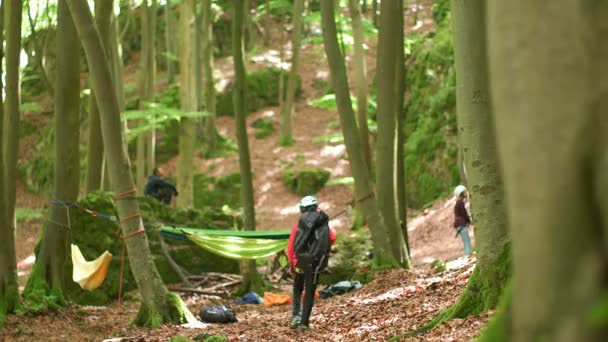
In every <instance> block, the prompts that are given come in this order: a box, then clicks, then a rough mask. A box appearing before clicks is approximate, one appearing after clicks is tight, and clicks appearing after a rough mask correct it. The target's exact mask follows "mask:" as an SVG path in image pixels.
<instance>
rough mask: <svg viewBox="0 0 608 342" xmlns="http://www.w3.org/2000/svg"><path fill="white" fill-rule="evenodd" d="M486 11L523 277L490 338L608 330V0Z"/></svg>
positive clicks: (548, 337)
mask: <svg viewBox="0 0 608 342" xmlns="http://www.w3.org/2000/svg"><path fill="white" fill-rule="evenodd" d="M487 13H488V26H487V27H488V46H489V49H488V54H489V71H490V88H491V89H492V108H493V110H494V118H495V126H496V136H497V139H498V150H499V156H500V164H501V167H502V171H503V178H504V184H505V189H506V199H507V208H508V220H509V224H510V229H511V240H512V246H513V277H512V285H511V295H512V296H511V304H510V305H508V301H505V304H506V306H505V307H504V308H500V309H506V311H503V312H499V314H498V315H497V317H498V318H500V319H503V321H499V323H501V324H495V325H492V327H493V328H497V329H495V330H491V331H490V332H489V333H491V335H488V336H486V337H487V338H486V340H492V341H604V340H605V338H606V331H605V330H604V327H605V325H604V322H605V317H606V316H605V315H604V312H605V311H604V308H605V305H604V303H605V298H606V291H607V290H608V286H607V283H606V275H607V274H608V263H607V262H606V253H607V251H608V250H607V246H608V245H607V244H606V241H607V240H606V236H608V235H607V232H608V197H607V195H606V189H608V150H607V147H608V116H607V115H606V113H607V111H608V102H607V99H608V98H607V97H606V94H608V83H607V82H606V80H607V78H606V76H607V75H608V58H607V57H608V45H607V44H606V36H607V34H608V26H607V23H608V3H606V2H604V1H583V2H581V1H573V0H556V1H551V2H544V3H539V2H534V1H523V0H515V1H491V2H488V11H487ZM541 16H542V17H543V18H547V20H544V21H543V25H542V28H541V27H539V26H538V20H539V17H541ZM473 95H474V94H473ZM471 99H472V100H476V99H479V96H474V97H472V98H471ZM467 173H468V174H470V171H469V170H468V168H467ZM500 309H499V310H500Z"/></svg>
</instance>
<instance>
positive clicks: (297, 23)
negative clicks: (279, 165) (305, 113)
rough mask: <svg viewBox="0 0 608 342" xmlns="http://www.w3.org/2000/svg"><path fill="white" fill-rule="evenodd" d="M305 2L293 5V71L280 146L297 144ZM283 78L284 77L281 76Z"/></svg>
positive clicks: (290, 76)
mask: <svg viewBox="0 0 608 342" xmlns="http://www.w3.org/2000/svg"><path fill="white" fill-rule="evenodd" d="M304 2H305V0H295V1H294V4H293V16H292V18H293V19H292V20H293V28H292V36H291V71H290V72H289V80H288V81H287V93H286V94H285V102H283V105H282V106H281V135H280V137H279V145H280V146H290V145H293V143H294V142H295V141H294V140H293V135H292V133H291V117H292V115H293V110H294V109H293V107H294V99H295V97H296V83H297V80H298V75H299V67H300V37H301V36H302V18H303V14H304ZM280 77H281V78H282V77H283V75H281V76H280Z"/></svg>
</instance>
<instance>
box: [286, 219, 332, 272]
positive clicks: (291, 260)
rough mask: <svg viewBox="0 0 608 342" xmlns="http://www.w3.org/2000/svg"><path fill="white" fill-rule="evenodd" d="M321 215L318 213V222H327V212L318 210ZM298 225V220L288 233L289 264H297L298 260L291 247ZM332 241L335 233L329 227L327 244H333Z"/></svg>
mask: <svg viewBox="0 0 608 342" xmlns="http://www.w3.org/2000/svg"><path fill="white" fill-rule="evenodd" d="M319 212H320V213H321V215H319V216H318V217H319V218H320V221H322V222H319V224H322V223H325V224H327V223H328V220H329V218H328V217H327V214H325V213H324V212H322V211H320V210H319ZM298 225H299V221H298V222H297V223H296V224H294V225H293V227H292V228H291V234H290V235H289V243H288V244H287V259H288V260H289V265H290V266H297V264H298V260H297V258H296V252H295V250H294V248H293V244H294V242H295V240H296V233H297V232H298ZM334 242H336V233H335V232H334V230H333V229H331V228H329V245H330V246H331V245H333V244H334Z"/></svg>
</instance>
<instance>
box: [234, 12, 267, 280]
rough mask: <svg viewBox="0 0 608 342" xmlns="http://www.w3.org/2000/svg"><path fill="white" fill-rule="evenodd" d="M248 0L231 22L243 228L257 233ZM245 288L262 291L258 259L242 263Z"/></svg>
mask: <svg viewBox="0 0 608 342" xmlns="http://www.w3.org/2000/svg"><path fill="white" fill-rule="evenodd" d="M244 1H245V0H235V1H234V13H233V16H232V18H233V20H232V54H233V59H234V90H233V97H232V98H233V102H234V121H235V124H236V141H237V145H238V149H239V168H240V172H241V204H242V206H243V229H245V230H255V209H254V203H255V202H254V198H253V175H252V173H251V161H250V159H249V140H248V138H247V123H246V122H245V121H246V117H247V107H246V105H245V101H246V99H247V87H246V84H247V71H246V70H245V62H244V60H243V55H244V50H245V42H244V26H243V24H244V23H245V18H244V15H245V6H244ZM242 267H243V270H242V271H243V272H242V273H243V285H242V289H243V290H245V291H260V290H262V281H261V278H260V276H259V274H258V272H257V269H256V266H255V260H248V261H244V262H243V263H242Z"/></svg>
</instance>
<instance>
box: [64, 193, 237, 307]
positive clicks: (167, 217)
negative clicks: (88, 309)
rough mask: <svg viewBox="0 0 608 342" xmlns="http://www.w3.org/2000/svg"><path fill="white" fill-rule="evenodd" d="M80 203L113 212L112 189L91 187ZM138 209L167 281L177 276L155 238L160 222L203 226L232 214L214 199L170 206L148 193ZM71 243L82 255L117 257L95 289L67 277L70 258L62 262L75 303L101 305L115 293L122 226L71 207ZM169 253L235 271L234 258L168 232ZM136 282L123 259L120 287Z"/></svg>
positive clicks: (198, 265)
mask: <svg viewBox="0 0 608 342" xmlns="http://www.w3.org/2000/svg"><path fill="white" fill-rule="evenodd" d="M79 203H80V204H81V205H82V206H83V207H85V208H89V209H92V210H96V211H98V212H101V213H105V214H109V215H116V208H115V206H114V200H113V196H112V194H111V193H105V192H93V193H90V194H88V195H87V196H86V197H85V198H83V199H82V200H81V201H80V202H79ZM139 205H140V210H141V213H142V217H143V220H144V226H145V227H146V234H147V235H148V241H149V244H150V250H151V252H152V257H153V260H154V262H155V264H156V267H157V269H158V271H159V273H160V275H161V277H162V278H163V280H164V281H165V282H166V283H173V282H178V281H179V279H178V277H177V275H176V274H175V273H173V271H172V269H171V268H170V267H169V265H168V264H167V261H166V260H165V259H164V257H163V256H162V252H161V250H160V245H159V242H158V229H159V228H160V227H161V226H162V225H164V224H176V225H187V226H192V227H201V228H203V227H204V228H207V229H229V228H230V227H232V225H233V218H232V217H230V216H227V215H225V214H223V213H222V211H221V208H219V207H218V206H217V205H214V206H209V207H206V208H205V209H204V210H197V209H174V208H170V207H168V206H166V205H164V204H162V203H160V202H159V201H156V200H155V199H152V198H148V197H145V198H140V199H139ZM71 219H72V235H73V243H74V244H76V245H78V246H79V247H80V250H81V251H82V254H83V255H84V257H85V259H87V260H91V259H94V258H96V257H98V256H99V255H100V254H101V253H102V252H103V251H104V250H108V251H110V253H112V255H114V256H115V257H114V258H113V259H112V261H111V262H110V267H109V270H108V274H107V276H106V279H105V280H104V282H103V284H102V285H101V287H100V288H99V289H97V290H95V291H84V290H82V289H80V287H79V286H78V285H77V284H76V283H74V282H72V280H71V274H72V272H71V270H72V265H71V259H70V260H68V264H67V265H66V286H67V290H66V291H67V293H68V296H69V297H70V298H71V299H72V300H73V301H74V302H76V303H78V304H83V305H105V304H107V303H108V302H109V301H110V300H112V299H115V298H117V296H118V287H119V282H120V255H121V250H122V244H123V241H122V240H121V239H119V238H117V234H118V233H119V232H120V230H119V227H118V225H117V224H116V223H115V222H112V221H108V220H104V219H101V218H98V217H94V216H91V215H87V214H85V213H82V212H75V213H74V214H73V215H72V217H71ZM165 242H166V243H167V245H168V247H169V250H170V254H171V257H172V258H173V259H174V260H175V262H177V263H178V264H179V265H180V266H182V267H183V268H184V269H186V270H187V271H188V272H190V273H192V274H198V273H202V272H206V271H216V272H234V273H236V272H238V263H236V262H235V261H232V260H228V259H225V258H222V257H219V256H216V255H214V254H211V253H209V252H206V251H204V250H202V249H201V248H199V247H197V246H195V245H194V244H192V243H190V242H189V241H181V240H175V239H169V238H166V239H165ZM135 287H136V284H135V280H134V278H133V276H132V274H131V271H130V265H129V263H128V262H126V263H125V270H124V278H123V293H126V292H127V291H130V290H132V289H134V288H135Z"/></svg>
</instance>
